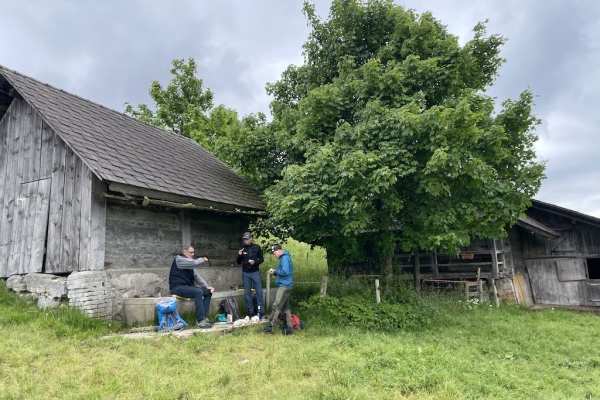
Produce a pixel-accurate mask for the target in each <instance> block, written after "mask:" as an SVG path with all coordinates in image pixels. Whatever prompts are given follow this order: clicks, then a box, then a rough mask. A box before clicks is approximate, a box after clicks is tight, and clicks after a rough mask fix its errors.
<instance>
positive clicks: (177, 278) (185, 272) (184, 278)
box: [169, 254, 194, 292]
mask: <svg viewBox="0 0 600 400" xmlns="http://www.w3.org/2000/svg"><path fill="white" fill-rule="evenodd" d="M180 256H183V254H180ZM175 259H176V258H174V259H173V264H171V272H169V290H171V292H172V291H173V289H175V288H176V287H178V286H192V287H194V269H193V268H192V269H179V268H177V263H176V262H175Z"/></svg>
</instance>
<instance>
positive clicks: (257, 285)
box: [242, 271, 266, 316]
mask: <svg viewBox="0 0 600 400" xmlns="http://www.w3.org/2000/svg"><path fill="white" fill-rule="evenodd" d="M242 282H243V284H244V294H245V295H246V308H247V309H248V315H250V316H252V315H254V313H255V312H258V310H255V309H254V302H253V301H252V287H253V286H254V290H255V291H256V302H257V303H258V308H259V309H260V312H262V313H265V312H266V309H265V301H264V299H263V291H262V282H261V280H260V272H258V271H256V272H242Z"/></svg>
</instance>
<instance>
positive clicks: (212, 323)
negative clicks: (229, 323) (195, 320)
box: [204, 318, 215, 325]
mask: <svg viewBox="0 0 600 400" xmlns="http://www.w3.org/2000/svg"><path fill="white" fill-rule="evenodd" d="M204 321H206V322H208V323H209V324H211V325H214V324H215V323H214V322H213V321H211V320H210V319H208V318H204Z"/></svg>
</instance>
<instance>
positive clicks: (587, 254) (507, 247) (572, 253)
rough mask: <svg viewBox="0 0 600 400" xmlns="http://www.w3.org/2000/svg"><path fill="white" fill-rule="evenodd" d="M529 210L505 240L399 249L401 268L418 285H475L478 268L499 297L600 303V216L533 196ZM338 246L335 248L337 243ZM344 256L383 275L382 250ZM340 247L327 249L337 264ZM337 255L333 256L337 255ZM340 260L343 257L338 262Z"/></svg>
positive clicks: (361, 269)
mask: <svg viewBox="0 0 600 400" xmlns="http://www.w3.org/2000/svg"><path fill="white" fill-rule="evenodd" d="M531 202H532V206H531V207H530V208H529V209H528V210H527V211H526V216H524V217H520V218H519V219H518V221H517V223H516V224H515V225H514V226H513V227H511V228H509V229H508V230H507V231H508V237H506V238H504V239H500V240H492V239H474V240H472V241H471V244H470V245H469V246H468V247H465V248H462V249H460V252H459V254H458V255H456V254H441V253H438V252H422V253H420V254H419V257H418V258H415V257H414V255H413V254H402V253H397V254H396V255H395V256H396V259H395V264H396V265H397V266H398V268H397V269H396V271H399V272H401V273H403V274H404V276H408V277H410V275H412V278H413V279H414V280H415V289H417V290H419V291H420V290H425V291H426V290H428V289H432V288H433V289H434V290H435V289H439V288H440V287H445V286H447V285H450V284H451V283H452V284H453V283H456V284H457V285H455V286H452V290H456V287H460V288H461V289H459V290H463V289H462V288H465V287H466V289H467V291H468V290H469V288H468V287H467V286H469V285H470V286H471V290H476V289H477V288H476V285H475V280H476V277H477V273H478V272H479V276H480V278H481V279H483V280H485V281H486V287H487V288H489V292H490V293H491V292H492V289H493V288H492V286H494V287H495V289H496V291H497V292H498V294H499V296H500V298H505V299H509V300H512V301H517V302H520V303H524V304H529V305H532V304H545V305H556V306H586V307H589V306H600V219H599V218H595V217H592V216H589V215H585V214H581V213H578V212H576V211H573V210H569V209H566V208H562V207H558V206H555V205H553V204H548V203H544V202H542V201H539V200H535V199H532V200H531ZM333 250H334V249H333ZM365 255H366V257H365V258H364V259H363V260H359V261H355V262H344V263H342V264H341V265H342V268H347V269H350V270H354V272H355V273H358V274H367V275H370V274H372V275H378V274H379V273H380V268H379V265H380V258H379V257H380V256H379V255H378V254H375V253H371V252H370V251H369V249H365ZM335 256H336V255H335V253H334V252H333V251H329V252H328V257H329V261H330V264H333V265H336V260H335ZM332 258H333V260H332ZM338 264H339V263H338Z"/></svg>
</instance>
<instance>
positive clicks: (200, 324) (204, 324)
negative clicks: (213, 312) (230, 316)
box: [196, 318, 212, 329]
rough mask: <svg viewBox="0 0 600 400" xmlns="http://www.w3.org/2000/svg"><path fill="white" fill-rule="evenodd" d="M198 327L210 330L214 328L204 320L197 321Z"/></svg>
mask: <svg viewBox="0 0 600 400" xmlns="http://www.w3.org/2000/svg"><path fill="white" fill-rule="evenodd" d="M196 327H197V328H200V329H208V328H211V327H212V324H211V323H210V322H209V321H207V320H206V318H205V319H203V320H202V321H197V322H196Z"/></svg>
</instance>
